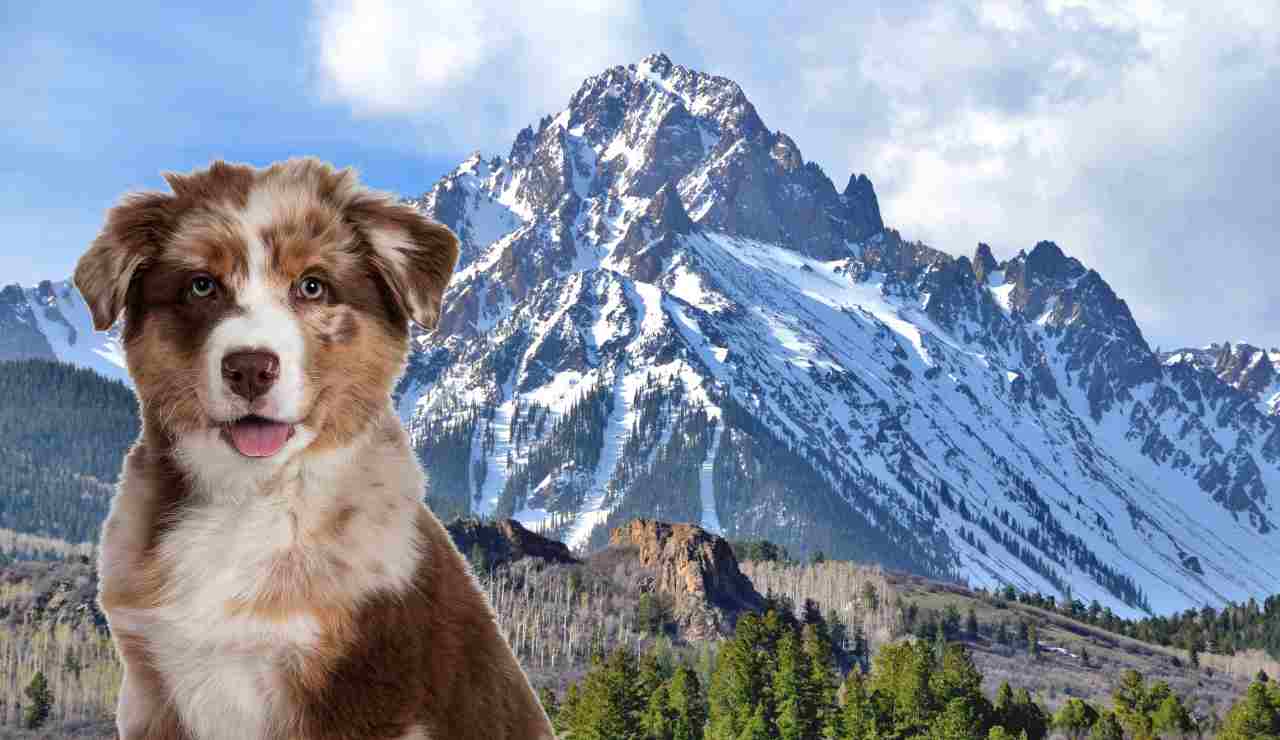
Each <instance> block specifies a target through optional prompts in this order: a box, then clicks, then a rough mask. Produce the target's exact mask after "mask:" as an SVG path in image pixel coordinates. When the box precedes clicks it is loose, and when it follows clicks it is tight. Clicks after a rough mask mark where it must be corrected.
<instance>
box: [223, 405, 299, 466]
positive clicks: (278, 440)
mask: <svg viewBox="0 0 1280 740" xmlns="http://www.w3.org/2000/svg"><path fill="white" fill-rule="evenodd" d="M293 427H294V425H293V424H289V423H287V422H283V421H275V420H274V419H268V418H266V417H265V416H258V415H257V414H250V415H248V416H242V417H240V418H239V419H236V420H235V421H233V422H231V423H229V424H226V425H224V426H223V427H222V436H223V438H225V439H226V440H227V442H229V443H230V444H231V446H232V447H234V448H235V449H236V452H239V453H240V454H241V455H244V456H245V457H271V456H272V455H274V454H276V453H277V452H279V451H280V448H282V447H284V445H285V442H288V441H289V438H290V437H292V436H293Z"/></svg>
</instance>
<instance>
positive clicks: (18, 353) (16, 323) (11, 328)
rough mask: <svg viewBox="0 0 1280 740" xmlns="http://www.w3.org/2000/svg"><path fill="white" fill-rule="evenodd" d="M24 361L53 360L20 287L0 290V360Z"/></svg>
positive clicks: (13, 286) (49, 347) (46, 340)
mask: <svg viewBox="0 0 1280 740" xmlns="http://www.w3.org/2000/svg"><path fill="white" fill-rule="evenodd" d="M26 359H38V360H52V359H55V358H54V354H53V347H51V346H49V340H48V339H46V338H45V336H44V334H42V333H41V332H40V328H39V326H38V325H37V324H36V320H35V316H34V315H33V313H32V311H31V307H30V306H29V305H28V304H27V296H26V295H25V294H24V293H23V291H22V288H21V287H20V286H17V285H9V286H6V287H4V288H3V289H0V360H26Z"/></svg>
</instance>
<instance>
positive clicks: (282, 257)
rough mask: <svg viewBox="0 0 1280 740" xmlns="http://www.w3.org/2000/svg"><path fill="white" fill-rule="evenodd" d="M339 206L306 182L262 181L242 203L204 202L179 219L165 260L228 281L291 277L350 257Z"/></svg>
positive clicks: (348, 240) (349, 235) (344, 224)
mask: <svg viewBox="0 0 1280 740" xmlns="http://www.w3.org/2000/svg"><path fill="white" fill-rule="evenodd" d="M351 237H352V231H351V229H350V228H349V227H348V225H347V224H346V223H345V222H344V221H343V219H342V215H341V212H340V210H339V207H338V206H337V205H335V204H333V203H331V202H327V201H325V200H324V199H323V198H322V197H321V193H318V192H317V191H316V189H315V188H312V187H309V186H308V184H307V183H305V182H287V183H283V184H281V183H278V182H266V183H262V184H260V185H257V186H255V187H254V188H253V189H252V190H251V191H250V192H249V193H248V197H247V198H246V199H245V200H244V201H243V202H239V203H237V202H225V201H224V202H220V203H212V204H208V205H206V206H204V207H202V208H200V209H198V210H197V211H195V212H194V213H192V214H191V215H189V216H188V217H187V218H186V219H184V221H183V223H182V225H181V228H180V229H179V230H178V232H177V233H176V235H175V238H174V243H173V246H174V249H172V250H170V251H169V253H168V254H167V255H166V261H169V262H171V263H173V264H174V265H175V266H178V267H181V268H186V269H189V270H204V271H209V272H211V273H214V274H216V275H218V276H219V277H222V278H224V279H227V280H237V281H244V280H249V279H253V278H254V277H255V276H257V277H258V278H262V279H272V278H273V277H296V276H297V275H298V274H299V273H300V272H301V271H303V270H305V269H307V268H308V267H311V266H313V265H316V264H323V263H329V262H335V261H336V262H338V263H343V264H345V263H346V262H348V261H349V260H350V258H351V255H349V254H346V250H344V247H345V246H347V245H348V244H349V243H350V241H351Z"/></svg>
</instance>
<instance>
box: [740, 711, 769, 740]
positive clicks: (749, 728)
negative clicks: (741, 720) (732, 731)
mask: <svg viewBox="0 0 1280 740" xmlns="http://www.w3.org/2000/svg"><path fill="white" fill-rule="evenodd" d="M735 740H774V738H773V735H771V734H770V733H769V724H768V722H766V721H765V716H764V705H763V704H757V705H756V706H755V709H754V710H752V712H751V714H750V716H749V718H748V719H747V721H746V723H745V724H744V725H743V727H742V732H740V733H739V734H738V736H737V738H736V739H735Z"/></svg>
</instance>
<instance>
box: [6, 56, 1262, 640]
mask: <svg viewBox="0 0 1280 740" xmlns="http://www.w3.org/2000/svg"><path fill="white" fill-rule="evenodd" d="M413 202H414V203H415V204H416V205H417V206H418V207H419V208H420V209H422V211H423V212H424V213H426V214H428V215H430V216H431V217H433V218H435V219H437V220H439V221H441V222H443V223H445V224H447V225H449V226H450V227H451V228H453V229H454V230H455V231H456V232H457V233H458V234H459V237H460V238H461V240H462V244H463V250H462V259H461V264H460V265H459V271H458V274H457V275H456V277H455V278H454V281H453V283H452V287H451V288H450V290H449V292H448V294H447V296H446V307H445V311H444V315H443V319H442V322H441V327H440V329H439V331H437V332H435V333H432V334H422V335H419V336H417V337H416V349H415V352H414V354H413V356H412V358H411V362H410V367H409V369H408V371H407V373H406V375H405V377H404V379H403V381H402V382H401V384H400V386H399V388H398V390H397V404H398V408H399V410H400V413H401V415H402V418H403V419H404V421H405V422H406V424H407V425H408V426H409V428H410V430H411V432H412V434H413V437H414V439H415V441H416V444H417V445H418V449H419V453H420V455H421V457H422V459H423V461H424V463H425V465H426V467H427V470H428V473H429V477H430V479H431V490H430V493H429V496H428V498H429V501H430V502H431V503H432V505H433V506H434V507H435V508H436V510H437V511H439V512H441V513H442V514H444V515H446V516H447V515H449V514H452V513H463V512H471V513H479V514H483V515H494V516H513V517H514V518H516V519H518V520H520V521H522V522H524V523H525V524H526V525H527V526H529V527H531V528H538V529H541V530H543V531H545V532H548V533H550V534H553V535H556V536H558V537H561V538H563V539H565V540H566V541H568V542H570V543H571V544H574V545H581V546H600V545H603V544H604V543H605V541H606V539H607V537H608V531H609V528H610V527H614V526H618V525H620V524H622V523H624V522H626V521H628V520H630V519H631V518H633V517H636V516H646V517H655V518H659V519H664V520H670V521H692V522H696V523H699V524H701V525H702V526H703V527H705V528H707V529H708V530H711V531H714V532H722V533H724V534H725V535H726V536H730V537H732V538H734V539H747V538H756V537H763V538H768V539H770V540H773V541H776V542H779V543H781V544H784V545H786V546H787V547H788V549H789V550H790V551H791V552H792V553H793V554H797V555H802V556H803V555H806V554H809V553H813V552H816V551H818V550H822V551H824V552H826V553H827V554H829V555H832V556H836V557H844V558H861V559H867V560H876V561H879V562H883V563H886V564H887V565H889V566H891V567H897V568H902V569H907V570H911V571H914V572H919V573H925V574H929V575H932V576H942V577H954V578H963V579H967V580H968V581H969V582H970V583H971V584H973V585H996V584H1003V583H1011V584H1013V585H1015V586H1017V587H1019V588H1022V589H1026V590H1032V591H1040V592H1045V593H1060V594H1063V595H1067V594H1069V595H1070V596H1072V597H1073V598H1078V599H1081V600H1083V601H1085V602H1086V603H1088V602H1089V601H1090V600H1093V599H1097V600H1098V601H1100V602H1102V603H1103V604H1106V605H1108V606H1111V607H1112V608H1113V609H1115V610H1116V611H1117V612H1118V613H1120V614H1129V615H1133V614H1136V613H1140V612H1142V611H1145V610H1147V609H1151V610H1154V611H1158V612H1167V611H1171V610H1175V609H1179V610H1180V609H1183V608H1187V607H1191V606H1196V605H1200V604H1215V605H1217V604H1221V603H1222V602H1223V601H1225V600H1228V599H1231V600H1242V599H1247V598H1248V597H1249V596H1260V595H1263V594H1270V593H1274V592H1280V534H1278V533H1277V532H1276V523H1277V520H1276V513H1275V499H1276V497H1277V496H1278V495H1280V414H1278V412H1280V408H1278V407H1280V403H1278V401H1277V399H1278V398H1280V387H1278V383H1277V378H1278V377H1280V376H1278V375H1277V371H1278V370H1280V352H1278V351H1275V350H1272V351H1270V352H1266V351H1262V350H1259V349H1256V348H1253V347H1249V346H1248V345H1242V344H1235V345H1222V346H1217V345H1215V346H1214V347H1210V348H1208V349H1205V350H1179V351H1176V352H1161V353H1157V352H1156V351H1153V349H1152V348H1151V347H1150V346H1149V345H1148V343H1147V342H1146V340H1145V339H1144V338H1143V335H1142V332H1141V330H1140V328H1139V327H1138V325H1137V323H1136V322H1135V321H1134V318H1133V316H1132V314H1131V313H1130V311H1129V308H1128V306H1127V305H1126V304H1125V302H1124V301H1123V300H1122V299H1121V298H1120V297H1118V296H1117V295H1116V294H1115V293H1114V292H1113V291H1112V289H1111V288H1110V286H1108V285H1107V283H1106V281H1105V280H1104V279H1103V278H1102V277H1101V276H1100V275H1099V274H1098V273H1097V272H1095V271H1093V270H1091V269H1089V268H1088V267H1087V266H1085V265H1083V264H1081V263H1080V262H1079V261H1078V260H1076V259H1073V258H1072V257H1070V256H1069V255H1067V254H1066V253H1064V251H1063V250H1062V249H1061V248H1059V247H1058V246H1057V245H1055V244H1053V243H1051V242H1040V243H1039V244H1036V245H1033V246H1032V247H1031V248H1030V249H1029V250H1023V251H1020V252H1018V253H1017V254H1016V255H1013V256H1011V257H1009V258H1008V259H1005V260H999V259H997V258H996V256H995V255H994V253H993V251H992V250H991V249H990V248H989V247H987V246H986V245H978V247H977V250H976V251H975V253H974V254H973V256H972V257H955V256H952V255H948V254H945V253H943V252H940V251H937V250H935V249H931V248H930V247H928V246H926V245H924V244H921V243H919V242H912V241H909V240H907V239H905V238H904V237H903V236H902V235H901V234H899V233H898V232H897V231H895V230H893V229H892V228H888V227H886V226H885V225H884V223H883V221H882V218H881V214H880V210H879V206H878V203H877V200H876V195H875V191H874V188H873V186H872V183H871V182H870V180H869V179H868V178H867V177H866V176H865V175H855V176H852V177H850V178H849V179H848V182H847V184H846V186H845V187H844V189H843V190H839V189H837V188H836V187H835V185H834V183H833V182H832V181H831V179H830V178H829V177H828V176H827V175H826V173H824V172H823V170H822V169H821V168H820V167H819V166H818V165H816V164H815V163H813V162H806V161H805V160H804V158H803V157H802V155H801V153H800V150H799V148H798V146H797V145H796V143H795V142H794V141H792V140H791V138H790V137H788V136H787V135H786V134H784V133H782V132H779V131H772V130H770V129H769V128H767V127H766V126H765V124H764V122H763V121H762V120H761V118H760V116H759V115H758V113H757V111H756V109H755V107H754V106H753V105H752V104H751V102H750V101H749V100H748V99H747V97H746V96H745V94H744V93H743V91H742V89H741V88H740V87H739V86H738V85H737V84H736V83H734V82H733V81H731V80H728V79H725V78H723V77H717V76H713V75H709V74H704V73H702V72H698V71H694V70H691V69H688V68H686V67H683V66H679V65H676V64H674V63H672V62H671V60H670V59H668V58H667V57H666V56H664V55H654V56H650V57H646V58H645V59H644V60H642V61H641V62H639V63H638V64H631V65H627V66H618V67H614V68H611V69H609V70H606V71H604V72H603V73H601V74H599V75H596V76H594V77H591V78H588V79H587V80H586V81H585V82H584V83H583V85H582V87H581V88H580V89H579V90H578V91H577V92H576V93H575V94H574V95H573V97H572V98H571V99H570V101H569V104H568V106H567V107H566V108H565V109H564V110H562V111H560V112H559V113H558V114H557V115H554V116H547V117H545V118H543V119H542V120H541V121H539V122H538V124H537V125H536V126H530V127H528V128H526V129H524V130H522V131H521V132H520V133H519V134H518V135H517V136H516V138H515V141H514V143H513V144H512V147H511V150H510V152H509V153H507V154H506V155H504V156H492V157H486V156H481V155H479V154H476V155H473V156H471V157H470V158H468V159H467V160H466V161H464V162H463V163H462V164H460V165H459V166H458V167H457V168H456V169H455V170H454V171H453V172H451V173H449V174H448V175H446V176H445V177H443V178H442V179H441V180H440V181H439V182H437V183H436V184H435V185H434V186H433V187H432V188H431V189H430V190H429V191H427V192H426V193H425V194H424V195H422V196H421V197H418V198H415V199H413ZM36 355H39V356H54V357H58V358H60V359H65V360H68V361H70V362H74V363H76V364H80V365H84V366H87V367H92V368H94V369H96V370H99V371H100V372H103V373H104V374H107V375H109V376H112V377H119V376H120V370H119V368H120V363H119V347H118V344H117V342H116V340H115V339H114V338H113V337H111V336H105V335H95V334H93V333H92V332H91V331H90V330H89V329H88V316H87V313H86V312H85V310H84V307H83V303H82V302H81V301H80V299H79V297H78V296H76V295H75V292H74V290H69V289H67V287H66V284H65V283H42V284H41V285H40V286H37V287H36V288H34V289H21V288H18V287H16V286H15V287H10V288H6V289H5V290H4V292H3V293H0V357H14V356H36Z"/></svg>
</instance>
